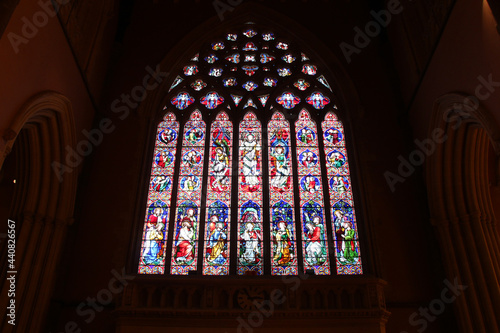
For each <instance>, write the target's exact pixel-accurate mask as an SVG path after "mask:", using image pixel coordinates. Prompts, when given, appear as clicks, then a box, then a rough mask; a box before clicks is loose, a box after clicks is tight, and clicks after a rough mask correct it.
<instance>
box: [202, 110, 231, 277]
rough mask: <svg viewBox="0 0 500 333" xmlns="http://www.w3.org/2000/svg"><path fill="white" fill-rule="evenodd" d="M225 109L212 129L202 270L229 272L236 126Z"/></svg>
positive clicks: (218, 273)
mask: <svg viewBox="0 0 500 333" xmlns="http://www.w3.org/2000/svg"><path fill="white" fill-rule="evenodd" d="M228 119H229V117H228V115H227V113H225V112H224V111H222V112H220V113H219V114H218V115H217V117H216V118H215V121H214V122H213V123H212V126H211V130H210V155H209V159H210V162H209V167H208V182H207V199H206V206H207V210H206V211H207V213H206V219H207V221H206V224H205V249H204V254H203V274H206V275H227V274H229V246H228V244H229V235H230V234H229V232H230V225H231V224H230V222H231V221H230V216H231V211H230V207H231V167H230V166H231V162H232V161H231V152H232V150H233V149H232V146H233V144H232V143H233V127H232V124H231V122H230V121H229V120H228Z"/></svg>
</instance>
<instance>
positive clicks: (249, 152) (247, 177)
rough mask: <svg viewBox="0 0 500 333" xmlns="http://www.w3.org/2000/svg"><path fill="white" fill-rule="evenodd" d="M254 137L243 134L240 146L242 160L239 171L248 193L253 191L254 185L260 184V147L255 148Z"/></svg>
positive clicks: (255, 139) (251, 134)
mask: <svg viewBox="0 0 500 333" xmlns="http://www.w3.org/2000/svg"><path fill="white" fill-rule="evenodd" d="M255 136H256V134H255V133H245V134H243V138H242V143H241V145H240V152H241V155H242V156H241V158H242V159H243V165H242V170H241V172H242V173H243V178H242V181H243V183H244V184H245V186H246V189H247V190H248V191H252V190H255V188H256V185H257V184H259V183H260V179H259V178H260V177H259V175H260V165H259V163H258V162H259V159H258V155H259V154H260V146H257V138H256V137H255Z"/></svg>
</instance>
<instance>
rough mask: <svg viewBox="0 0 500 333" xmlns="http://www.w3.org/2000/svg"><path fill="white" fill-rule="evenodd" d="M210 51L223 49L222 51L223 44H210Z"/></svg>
mask: <svg viewBox="0 0 500 333" xmlns="http://www.w3.org/2000/svg"><path fill="white" fill-rule="evenodd" d="M212 49H213V50H214V51H219V50H223V49H224V43H223V42H219V43H213V44H212Z"/></svg>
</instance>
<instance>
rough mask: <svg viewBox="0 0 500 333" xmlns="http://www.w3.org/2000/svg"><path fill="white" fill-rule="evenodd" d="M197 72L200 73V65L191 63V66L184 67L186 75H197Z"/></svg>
mask: <svg viewBox="0 0 500 333" xmlns="http://www.w3.org/2000/svg"><path fill="white" fill-rule="evenodd" d="M196 73H198V66H196V65H191V66H185V67H184V75H186V76H191V75H195V74H196Z"/></svg>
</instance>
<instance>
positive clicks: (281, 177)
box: [270, 134, 290, 191]
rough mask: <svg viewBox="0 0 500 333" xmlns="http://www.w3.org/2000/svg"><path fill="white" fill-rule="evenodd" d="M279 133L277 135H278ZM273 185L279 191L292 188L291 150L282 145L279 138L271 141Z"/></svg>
mask: <svg viewBox="0 0 500 333" xmlns="http://www.w3.org/2000/svg"><path fill="white" fill-rule="evenodd" d="M279 135H282V134H278V135H276V136H275V137H278V136H279ZM271 145H272V148H271V170H270V174H271V186H272V187H273V188H275V189H277V190H279V191H287V190H288V189H289V188H290V177H289V176H290V170H289V164H290V160H289V159H290V150H289V149H288V147H286V146H282V145H280V141H279V139H276V140H274V141H272V143H271Z"/></svg>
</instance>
